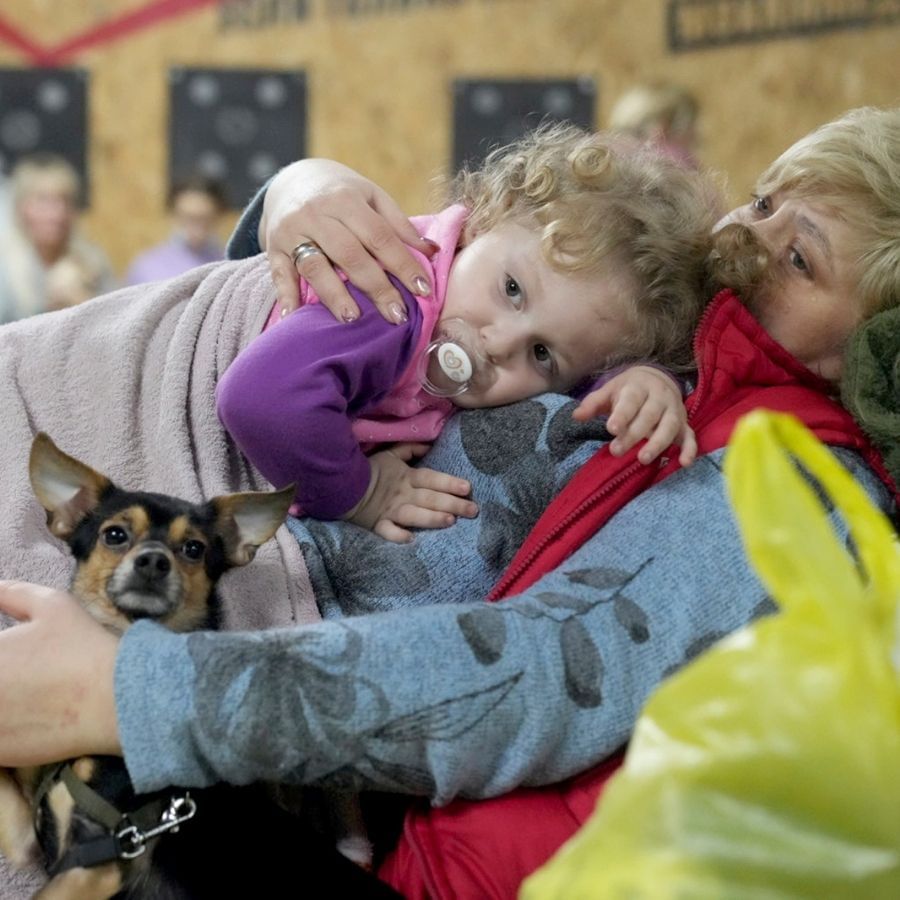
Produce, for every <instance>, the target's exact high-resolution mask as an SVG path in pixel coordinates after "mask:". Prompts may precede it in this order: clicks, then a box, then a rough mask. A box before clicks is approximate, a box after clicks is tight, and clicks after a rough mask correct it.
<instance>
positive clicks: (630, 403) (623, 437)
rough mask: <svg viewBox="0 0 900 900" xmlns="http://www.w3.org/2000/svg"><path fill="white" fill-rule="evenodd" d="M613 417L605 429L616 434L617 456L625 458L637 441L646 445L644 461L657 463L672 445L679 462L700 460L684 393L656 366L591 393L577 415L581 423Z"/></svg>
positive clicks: (641, 456) (627, 372)
mask: <svg viewBox="0 0 900 900" xmlns="http://www.w3.org/2000/svg"><path fill="white" fill-rule="evenodd" d="M607 413H608V415H609V418H608V419H607V421H606V430H607V431H609V433H610V434H612V435H614V436H615V437H614V440H613V441H612V443H611V444H610V446H609V449H610V452H611V453H612V454H613V456H621V455H622V454H624V453H627V452H628V451H629V450H630V449H631V448H632V447H633V446H634V445H635V444H637V442H638V441H641V440H643V439H644V438H646V439H647V443H646V444H645V445H644V446H643V447H642V448H641V450H640V452H639V453H638V459H639V460H640V462H642V463H644V464H647V463H650V462H653V460H654V459H656V457H657V456H659V455H660V453H662V452H663V451H664V450H665V449H666V448H667V447H669V446H670V445H671V444H678V445H679V446H680V447H681V453H680V454H679V456H678V462H679V463H681V465H682V466H689V465H690V464H691V463H692V462H693V461H694V459H695V458H696V456H697V439H696V437H695V436H694V430H693V429H692V428H691V427H690V425H688V423H687V411H686V410H685V408H684V402H683V401H682V398H681V392H680V391H679V390H678V386H677V385H676V384H675V382H674V381H673V379H672V378H671V377H670V376H669V375H667V374H666V373H665V372H663V371H661V370H660V369H656V368H653V366H631V367H629V368H627V369H625V371H624V372H620V373H619V374H618V375H616V376H615V377H613V378H611V379H610V380H609V381H607V382H606V384H604V385H603V387H600V388H598V389H597V390H596V391H591V393H589V394H588V395H587V396H586V397H585V398H584V399H583V400H582V401H581V403H580V404H579V405H578V408H577V409H576V410H575V412H574V413H573V415H574V417H575V418H576V419H578V420H580V421H582V422H584V421H587V420H588V419H591V418H593V417H595V416H599V415H604V414H607Z"/></svg>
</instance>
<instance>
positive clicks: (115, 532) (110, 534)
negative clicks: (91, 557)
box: [102, 525, 128, 547]
mask: <svg viewBox="0 0 900 900" xmlns="http://www.w3.org/2000/svg"><path fill="white" fill-rule="evenodd" d="M102 537H103V543H104V544H106V546H107V547H121V546H122V544H125V543H127V541H128V532H127V531H126V530H125V529H124V528H122V526H121V525H110V526H109V527H108V528H104V529H103V532H102Z"/></svg>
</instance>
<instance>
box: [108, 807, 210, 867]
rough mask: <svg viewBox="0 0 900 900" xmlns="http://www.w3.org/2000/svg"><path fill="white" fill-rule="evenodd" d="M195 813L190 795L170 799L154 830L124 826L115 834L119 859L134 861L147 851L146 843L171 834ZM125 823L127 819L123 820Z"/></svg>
mask: <svg viewBox="0 0 900 900" xmlns="http://www.w3.org/2000/svg"><path fill="white" fill-rule="evenodd" d="M196 812H197V804H196V803H195V802H194V799H193V797H191V795H190V794H187V793H186V794H184V796H181V797H178V796H176V797H172V798H171V799H170V800H169V805H168V807H166V809H164V810H163V812H162V814H161V815H160V817H159V824H158V825H157V826H156V827H155V828H149V829H148V830H147V831H141V829H140V828H138V827H137V825H130V824H129V825H126V826H125V827H124V828H122V829H121V830H119V831H118V832H116V844H117V846H118V852H119V858H120V859H136V858H137V857H138V856H140V855H141V854H142V853H143V852H144V851H145V850H146V849H147V841H150V840H152V839H153V838H155V837H159V835H161V834H165V833H166V832H168V831H171V832H172V833H173V834H174V833H175V832H176V831H178V829H179V827H180V826H181V825H183V824H184V823H185V822H187V821H189V820H190V819H193V818H194V813H196ZM123 821H124V822H127V821H128V819H127V817H126V818H125V819H123Z"/></svg>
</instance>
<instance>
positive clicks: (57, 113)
mask: <svg viewBox="0 0 900 900" xmlns="http://www.w3.org/2000/svg"><path fill="white" fill-rule="evenodd" d="M87 84H88V75H87V72H84V71H82V70H80V69H33V68H32V69H3V68H0V170H2V171H3V172H5V173H6V174H7V175H8V174H9V173H10V171H11V170H12V168H13V166H14V165H15V164H16V162H17V161H18V160H19V159H21V158H22V157H23V156H29V155H31V154H33V153H55V154H58V155H59V156H62V157H63V158H64V159H66V160H68V162H70V163H71V164H72V165H73V166H74V167H75V169H76V170H77V172H78V174H79V175H80V176H81V179H82V185H83V188H82V196H83V199H84V200H85V201H86V200H87V198H88V196H89V191H88V171H87Z"/></svg>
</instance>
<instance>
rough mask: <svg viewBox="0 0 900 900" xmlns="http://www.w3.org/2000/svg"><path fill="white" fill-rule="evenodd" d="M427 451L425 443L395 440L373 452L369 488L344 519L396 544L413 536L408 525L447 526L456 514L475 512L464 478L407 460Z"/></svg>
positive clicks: (467, 515) (454, 519)
mask: <svg viewBox="0 0 900 900" xmlns="http://www.w3.org/2000/svg"><path fill="white" fill-rule="evenodd" d="M427 450H428V446H427V445H425V444H397V445H396V446H394V447H391V449H390V450H383V451H381V452H380V453H374V454H372V456H370V457H369V463H370V464H371V466H372V478H371V480H370V481H369V489H368V490H367V491H366V495H365V497H363V498H362V500H360V501H359V503H357V504H356V506H355V507H353V509H351V510H350V512H348V513H347V515H345V516H344V518H345V519H347V520H349V521H351V522H355V523H356V524H357V525H361V526H362V527H363V528H368V529H369V530H370V531H374V532H375V534H377V535H380V536H381V537H383V538H385V539H386V540H388V541H393V542H394V543H395V544H406V543H409V542H410V541H411V540H412V539H413V536H412V534H411V533H410V532H409V531H407V530H406V529H407V528H446V527H447V526H448V525H452V524H453V523H454V522H455V521H456V517H457V516H464V517H465V518H467V519H471V518H474V517H475V516H477V515H478V507H477V505H476V504H475V503H473V502H472V501H471V500H467V499H465V498H467V497H468V496H469V492H470V491H471V489H472V488H471V485H470V484H469V482H468V481H466V480H465V479H463V478H455V477H454V476H453V475H446V474H444V473H443V472H436V471H434V469H414V468H412V467H411V466H410V465H409V460H411V459H414V458H417V457H419V456H422V455H423V454H424V453H425V452H426V451H427ZM404 526H405V527H404Z"/></svg>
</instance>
